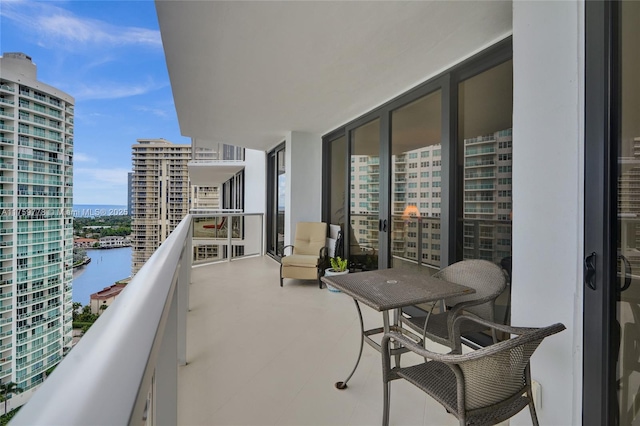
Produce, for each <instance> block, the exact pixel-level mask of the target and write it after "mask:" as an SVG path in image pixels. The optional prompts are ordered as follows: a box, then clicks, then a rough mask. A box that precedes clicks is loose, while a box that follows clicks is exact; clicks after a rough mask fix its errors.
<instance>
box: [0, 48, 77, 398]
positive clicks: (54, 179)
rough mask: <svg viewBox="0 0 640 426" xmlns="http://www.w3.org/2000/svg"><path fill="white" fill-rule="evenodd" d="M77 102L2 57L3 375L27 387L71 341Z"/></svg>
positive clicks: (14, 57)
mask: <svg viewBox="0 0 640 426" xmlns="http://www.w3.org/2000/svg"><path fill="white" fill-rule="evenodd" d="M73 106H74V99H73V98H72V97H71V96H69V95H68V94H66V93H64V92H62V91H61V90H58V89H56V88H54V87H51V86H49V85H47V84H44V83H42V82H40V81H38V80H37V77H36V65H35V64H34V63H33V62H32V61H31V58H30V57H29V56H27V55H25V54H23V53H5V54H4V55H3V56H2V57H0V207H1V210H0V213H1V214H0V382H2V383H7V382H15V383H17V384H18V386H19V387H21V388H22V389H23V390H25V391H27V392H25V393H29V391H30V390H32V389H33V388H34V387H36V386H37V385H39V384H40V383H42V381H43V380H44V378H45V377H46V372H47V370H49V369H51V368H52V367H54V366H55V365H56V364H57V363H58V362H59V361H60V360H61V358H62V356H63V354H64V353H65V351H66V350H68V349H69V348H70V347H71V328H72V324H71V322H72V299H71V280H72V263H73V223H72V220H73V216H72V200H73V198H72V197H73V116H74V110H73Z"/></svg>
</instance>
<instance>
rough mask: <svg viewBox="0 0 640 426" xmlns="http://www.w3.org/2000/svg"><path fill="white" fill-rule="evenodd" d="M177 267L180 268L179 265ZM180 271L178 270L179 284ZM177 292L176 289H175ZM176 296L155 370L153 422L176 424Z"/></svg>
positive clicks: (170, 310) (173, 298) (175, 296)
mask: <svg viewBox="0 0 640 426" xmlns="http://www.w3.org/2000/svg"><path fill="white" fill-rule="evenodd" d="M178 268H180V269H182V268H181V267H180V266H178ZM179 277H180V271H178V278H177V279H178V282H177V283H176V285H177V286H179V284H180V282H179ZM176 293H177V290H176ZM177 346H178V297H177V294H173V296H172V297H171V307H170V308H169V315H168V317H167V323H166V325H165V329H164V335H163V336H162V343H161V344H160V350H159V353H158V361H157V363H156V370H155V389H154V390H153V395H155V401H153V402H152V406H153V407H154V409H155V416H153V419H154V420H155V422H154V423H155V424H158V425H177V424H178V350H177Z"/></svg>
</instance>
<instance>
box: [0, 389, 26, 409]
mask: <svg viewBox="0 0 640 426" xmlns="http://www.w3.org/2000/svg"><path fill="white" fill-rule="evenodd" d="M21 392H22V388H21V387H19V386H18V385H17V384H16V383H14V382H9V383H2V384H0V395H2V399H3V400H4V415H5V416H6V415H7V399H9V395H12V394H15V393H21Z"/></svg>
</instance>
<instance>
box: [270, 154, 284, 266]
mask: <svg viewBox="0 0 640 426" xmlns="http://www.w3.org/2000/svg"><path fill="white" fill-rule="evenodd" d="M286 177H287V176H286V173H285V145H284V143H283V144H281V145H279V146H278V147H277V148H276V149H274V150H273V151H271V152H270V153H269V154H268V159H267V219H266V224H267V253H269V254H270V255H271V256H274V257H280V256H281V255H282V249H283V247H284V213H285V206H284V193H285V185H286V184H287V180H286Z"/></svg>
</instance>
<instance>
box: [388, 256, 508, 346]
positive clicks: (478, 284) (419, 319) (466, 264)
mask: <svg viewBox="0 0 640 426" xmlns="http://www.w3.org/2000/svg"><path fill="white" fill-rule="evenodd" d="M434 277H437V278H441V279H443V280H445V281H449V282H452V283H456V284H462V285H466V286H467V287H472V288H474V289H475V290H476V292H475V293H473V294H469V295H465V296H459V297H452V298H450V299H446V300H444V303H443V305H444V306H445V309H446V310H444V311H442V312H435V313H434V312H433V309H434V307H435V306H436V304H433V305H432V306H431V309H430V310H429V312H427V314H426V315H413V316H407V315H405V314H404V313H403V315H401V316H400V321H401V323H403V324H406V325H407V326H408V327H409V328H411V329H413V330H414V331H416V332H418V333H422V337H423V340H424V339H425V338H428V339H430V340H432V341H434V342H437V343H440V344H443V345H446V346H448V347H450V348H451V349H453V348H454V342H453V339H452V338H451V333H450V330H451V327H452V325H453V321H454V320H455V319H456V317H458V316H459V315H461V314H462V313H463V312H465V313H467V314H473V315H475V316H477V317H479V318H483V319H485V320H487V321H490V322H493V321H494V307H495V300H496V298H497V297H498V296H499V295H500V294H501V293H502V292H503V291H504V289H505V287H506V285H507V280H506V276H505V273H504V272H503V270H502V268H501V267H500V266H498V265H496V264H494V263H491V262H489V261H487V260H480V259H469V260H462V261H460V262H456V263H454V264H452V265H449V266H447V267H445V268H443V269H441V270H440V271H438V272H437V273H435V274H434ZM486 329H487V327H485V326H484V325H482V324H477V323H471V322H469V321H465V323H464V324H463V325H462V330H461V332H462V334H463V335H466V334H469V333H473V332H479V331H483V330H486ZM491 334H492V337H493V342H494V343H495V342H497V337H496V333H495V330H493V331H492V332H491Z"/></svg>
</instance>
